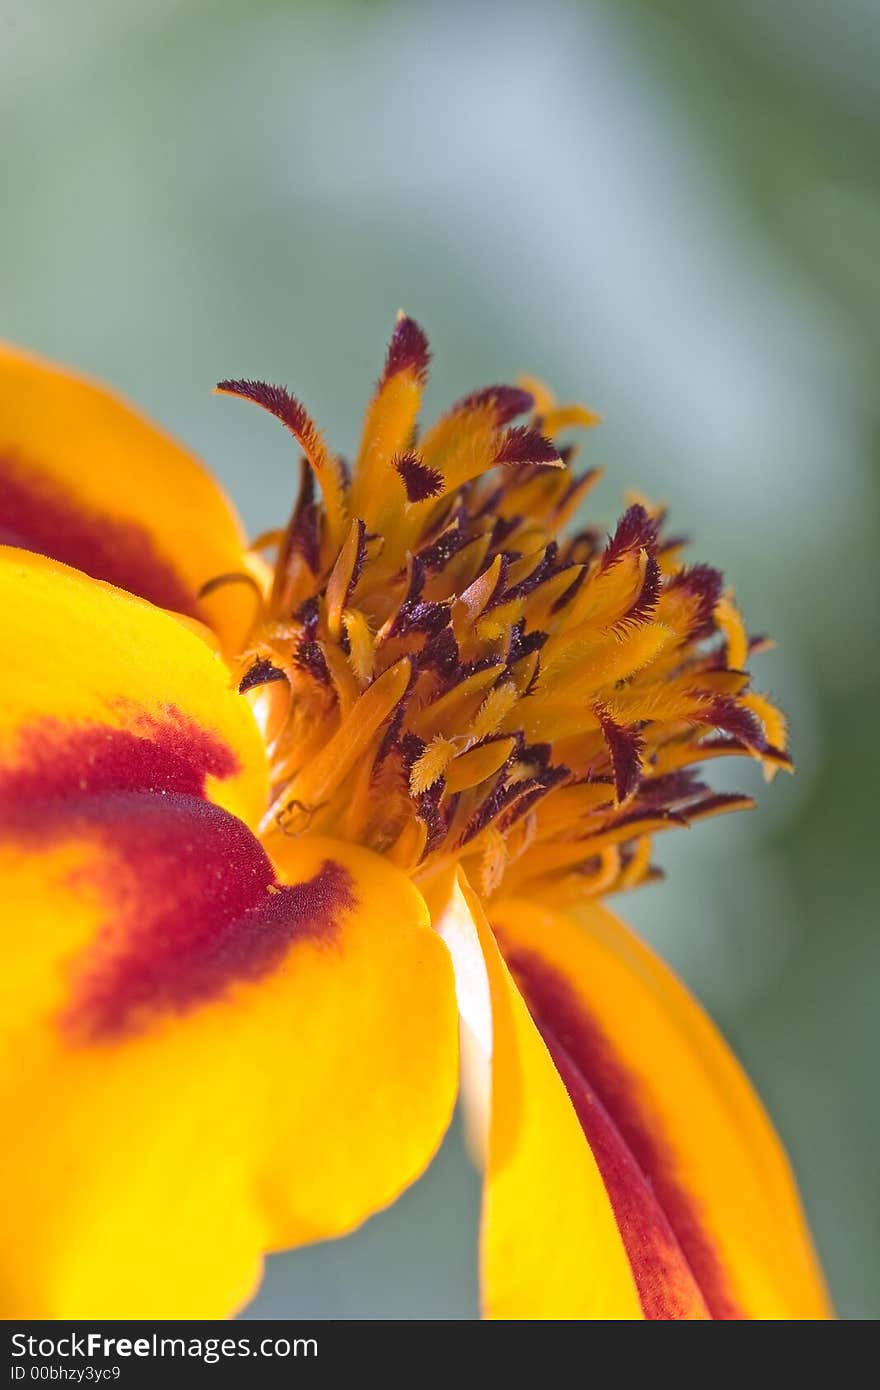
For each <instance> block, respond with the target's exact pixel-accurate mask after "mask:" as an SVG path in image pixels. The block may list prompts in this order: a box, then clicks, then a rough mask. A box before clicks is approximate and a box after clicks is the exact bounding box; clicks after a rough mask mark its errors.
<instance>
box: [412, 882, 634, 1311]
mask: <svg viewBox="0 0 880 1390" xmlns="http://www.w3.org/2000/svg"><path fill="white" fill-rule="evenodd" d="M437 925H438V929H439V931H440V933H441V935H442V936H443V938H444V940H446V942H447V944H448V945H449V948H450V952H451V954H452V957H453V960H454V962H455V969H456V981H457V985H458V990H459V1000H460V1005H461V1009H462V1018H463V1029H462V1041H463V1049H462V1065H463V1069H465V1071H466V1075H465V1077H464V1081H465V1083H466V1089H467V1090H469V1091H470V1095H471V1098H472V1099H475V1100H476V1103H477V1104H479V1101H480V1099H481V1098H483V1097H485V1098H486V1099H487V1102H488V1104H487V1113H486V1115H485V1117H484V1118H485V1125H486V1132H485V1135H484V1136H480V1138H482V1141H483V1142H482V1144H481V1145H480V1146H481V1147H483V1148H484V1152H485V1164H486V1172H485V1185H484V1196H483V1215H482V1228H481V1250H480V1273H481V1282H482V1290H483V1310H484V1313H485V1315H486V1316H487V1317H491V1318H500V1319H554V1320H555V1319H563V1318H564V1319H582V1318H596V1319H603V1320H604V1319H640V1318H641V1317H642V1316H643V1314H642V1307H641V1303H640V1300H639V1296H638V1292H637V1288H636V1282H635V1279H634V1277H633V1272H632V1270H631V1267H630V1263H629V1260H628V1258H627V1254H626V1250H625V1248H624V1244H623V1241H622V1240H621V1235H620V1231H619V1228H618V1221H617V1217H616V1213H615V1211H614V1208H613V1205H612V1202H611V1199H610V1196H609V1193H608V1191H607V1189H606V1185H605V1183H604V1181H603V1177H602V1173H601V1171H600V1168H599V1165H598V1163H597V1160H596V1157H595V1156H594V1154H593V1152H592V1151H591V1149H590V1147H589V1145H588V1144H586V1143H585V1142H584V1136H583V1132H582V1130H581V1126H580V1124H579V1122H578V1116H577V1114H576V1113H575V1110H574V1108H573V1106H572V1103H571V1100H570V1099H569V1096H568V1093H567V1091H566V1088H565V1085H564V1084H563V1080H562V1078H561V1077H560V1074H559V1072H558V1070H557V1068H556V1066H555V1065H554V1063H553V1060H552V1059H551V1056H550V1054H549V1052H548V1050H547V1047H546V1045H545V1042H544V1040H543V1039H542V1037H541V1035H540V1033H539V1031H538V1029H537V1028H536V1026H535V1024H534V1022H533V1020H532V1019H531V1017H530V1015H529V1012H528V1010H527V1008H526V1005H525V1003H524V1001H523V999H522V997H521V995H520V993H519V990H518V989H517V987H516V984H515V983H514V981H513V979H512V977H511V975H510V972H509V970H508V968H507V966H506V965H505V962H504V960H503V958H502V956H501V954H500V952H499V950H498V947H497V945H496V943H495V938H494V936H493V933H492V930H491V928H490V927H489V925H488V923H487V921H486V918H485V916H484V914H483V909H482V907H481V905H480V902H479V900H478V898H477V897H476V895H475V894H473V892H472V891H471V890H470V888H469V886H468V885H467V883H466V881H464V880H463V879H462V880H461V881H460V884H459V887H458V889H457V890H456V891H455V892H454V893H453V895H452V897H451V899H450V901H449V904H448V906H447V908H446V911H445V912H444V913H442V914H440V915H439V917H438V923H437ZM481 1069H485V1077H481V1076H480V1071H481ZM476 1123H479V1121H477V1122H476Z"/></svg>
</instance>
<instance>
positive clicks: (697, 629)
mask: <svg viewBox="0 0 880 1390" xmlns="http://www.w3.org/2000/svg"><path fill="white" fill-rule="evenodd" d="M667 587H668V588H670V589H684V591H685V592H686V593H688V594H690V595H692V597H693V598H695V599H696V600H697V611H696V617H695V619H694V627H693V630H692V632H691V637H693V638H701V637H708V636H709V635H710V634H711V633H712V632H713V631H714V627H715V623H714V614H715V608H716V606H717V604H718V600H719V599H720V597H721V591H722V589H723V588H724V576H723V575H722V573H721V571H720V570H716V569H714V568H713V567H712V565H690V566H688V567H687V568H686V569H683V570H679V572H678V574H674V575H673V576H672V578H671V579H670V580H669V581H668V586H667Z"/></svg>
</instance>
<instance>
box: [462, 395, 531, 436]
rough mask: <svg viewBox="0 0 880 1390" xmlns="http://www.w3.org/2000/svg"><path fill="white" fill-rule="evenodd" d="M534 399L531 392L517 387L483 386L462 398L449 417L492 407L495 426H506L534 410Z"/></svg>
mask: <svg viewBox="0 0 880 1390" xmlns="http://www.w3.org/2000/svg"><path fill="white" fill-rule="evenodd" d="M534 405H535V398H534V396H533V395H532V393H531V391H523V390H522V389H521V388H520V387H519V386H484V387H483V389H482V390H481V391H472V392H471V393H470V395H467V396H462V398H461V400H458V401H456V402H455V404H454V405H453V407H452V409H451V410H450V412H449V413H450V415H461V414H464V413H465V412H467V411H469V410H480V409H482V407H483V406H492V407H493V411H494V415H495V424H496V426H499V427H500V426H501V425H506V424H508V423H509V422H510V421H511V420H515V419H516V417H517V415H528V413H529V411H531V410H533V409H534Z"/></svg>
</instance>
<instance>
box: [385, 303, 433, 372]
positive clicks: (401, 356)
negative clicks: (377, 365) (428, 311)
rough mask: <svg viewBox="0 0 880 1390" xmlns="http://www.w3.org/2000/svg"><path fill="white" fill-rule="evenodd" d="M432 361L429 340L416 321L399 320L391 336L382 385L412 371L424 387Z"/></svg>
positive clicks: (409, 319)
mask: <svg viewBox="0 0 880 1390" xmlns="http://www.w3.org/2000/svg"><path fill="white" fill-rule="evenodd" d="M430 360H431V349H430V347H429V346H428V339H427V338H426V336H425V334H424V332H423V331H422V329H421V328H420V327H419V325H418V324H417V323H416V321H415V319H411V318H406V317H403V318H399V319H398V320H397V323H396V324H395V325H394V332H393V333H392V334H391V342H390V343H389V345H388V356H387V357H386V359H385V370H384V372H383V373H382V381H381V383H380V384H381V385H384V384H385V382H386V381H389V380H390V379H391V377H393V376H397V375H398V373H400V372H404V371H406V370H407V369H410V370H411V371H413V372H414V373H415V375H416V379H417V380H418V381H419V382H420V383H421V384H422V385H424V383H425V381H426V380H427V376H428V363H429V362H430Z"/></svg>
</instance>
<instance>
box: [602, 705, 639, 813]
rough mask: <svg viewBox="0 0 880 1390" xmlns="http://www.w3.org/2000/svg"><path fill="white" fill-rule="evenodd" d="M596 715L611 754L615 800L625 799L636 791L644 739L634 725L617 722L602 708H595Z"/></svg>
mask: <svg viewBox="0 0 880 1390" xmlns="http://www.w3.org/2000/svg"><path fill="white" fill-rule="evenodd" d="M596 716H597V718H598V720H599V724H600V725H601V728H602V736H603V738H604V739H605V743H606V745H607V747H608V752H609V754H610V755H611V767H612V770H613V772H614V790H615V792H616V793H617V800H618V801H625V800H626V799H627V797H628V796H631V795H632V794H633V792H634V791H636V789H637V788H638V785H639V781H640V779H641V775H642V760H641V755H642V752H643V749H644V739H643V738H642V736H641V734H640V732H639V730H638V728H636V727H635V726H634V725H623V724H618V723H617V721H616V720H615V719H612V718H611V715H610V714H608V713H607V712H606V711H605V710H603V709H597V710H596Z"/></svg>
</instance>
